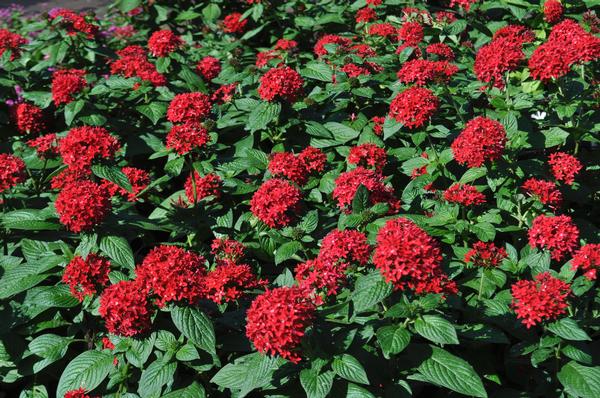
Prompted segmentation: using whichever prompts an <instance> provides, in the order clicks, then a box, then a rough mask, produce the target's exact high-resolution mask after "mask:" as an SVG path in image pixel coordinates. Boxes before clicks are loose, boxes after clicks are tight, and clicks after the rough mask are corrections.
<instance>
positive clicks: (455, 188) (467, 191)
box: [444, 184, 485, 206]
mask: <svg viewBox="0 0 600 398" xmlns="http://www.w3.org/2000/svg"><path fill="white" fill-rule="evenodd" d="M444 199H445V200H447V201H448V202H450V203H458V204H459V205H462V206H477V205H481V204H484V203H485V195H484V194H482V193H481V192H479V191H478V190H477V188H475V187H474V186H472V185H469V184H453V185H452V186H450V188H448V189H446V190H445V191H444Z"/></svg>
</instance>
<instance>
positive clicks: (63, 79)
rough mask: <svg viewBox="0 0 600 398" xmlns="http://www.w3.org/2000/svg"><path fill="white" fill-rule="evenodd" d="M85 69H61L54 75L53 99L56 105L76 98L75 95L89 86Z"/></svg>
mask: <svg viewBox="0 0 600 398" xmlns="http://www.w3.org/2000/svg"><path fill="white" fill-rule="evenodd" d="M85 73H86V72H85V71H84V70H81V69H61V70H57V71H56V72H54V74H53V75H52V100H53V101H54V105H56V106H59V105H64V104H68V103H69V102H71V101H73V100H74V95H75V94H77V93H79V92H81V91H82V90H83V89H84V88H85V87H86V86H87V80H86V79H85Z"/></svg>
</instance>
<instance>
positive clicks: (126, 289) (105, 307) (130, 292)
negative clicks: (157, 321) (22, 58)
mask: <svg viewBox="0 0 600 398" xmlns="http://www.w3.org/2000/svg"><path fill="white" fill-rule="evenodd" d="M98 313H99V314H100V316H101V317H102V318H103V319H104V323H105V325H106V329H107V330H108V332H109V333H111V334H115V335H119V336H128V337H129V336H137V335H140V334H143V333H146V332H148V331H149V330H150V327H151V326H152V319H151V318H152V315H153V313H154V310H153V308H152V304H151V303H150V300H148V297H147V296H146V293H145V292H144V289H143V287H142V286H141V285H140V283H139V282H138V281H137V280H135V281H120V282H118V283H116V284H114V285H111V286H109V287H108V288H107V289H106V290H104V292H103V293H102V295H101V296H100V307H99V308H98Z"/></svg>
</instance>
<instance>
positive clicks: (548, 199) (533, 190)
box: [523, 178, 562, 208]
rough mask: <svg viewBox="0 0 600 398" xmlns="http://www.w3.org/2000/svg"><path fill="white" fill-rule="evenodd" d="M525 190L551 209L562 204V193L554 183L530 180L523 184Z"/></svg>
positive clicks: (535, 179)
mask: <svg viewBox="0 0 600 398" xmlns="http://www.w3.org/2000/svg"><path fill="white" fill-rule="evenodd" d="M523 189H524V190H525V191H527V192H528V193H529V194H531V195H533V196H535V197H536V198H537V199H538V200H539V201H540V202H541V203H543V204H545V205H549V206H550V207H553V208H556V207H558V206H560V204H561V203H562V193H561V192H560V191H559V190H558V188H557V187H556V184H555V183H553V182H552V181H545V180H540V179H537V178H530V179H528V180H527V181H525V183H523Z"/></svg>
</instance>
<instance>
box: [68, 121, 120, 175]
mask: <svg viewBox="0 0 600 398" xmlns="http://www.w3.org/2000/svg"><path fill="white" fill-rule="evenodd" d="M119 149H121V147H120V145H119V142H118V141H117V139H116V138H115V137H113V136H111V135H110V134H109V133H108V131H106V129H105V128H104V127H91V126H81V127H75V128H72V129H71V130H69V133H68V134H67V136H66V137H65V138H63V139H61V140H60V141H59V144H58V152H59V153H60V156H61V157H62V159H63V163H64V164H66V165H67V166H69V168H71V169H87V168H89V167H90V166H91V165H92V162H93V161H94V160H96V159H110V158H112V157H114V156H115V152H117V151H118V150H119Z"/></svg>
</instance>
